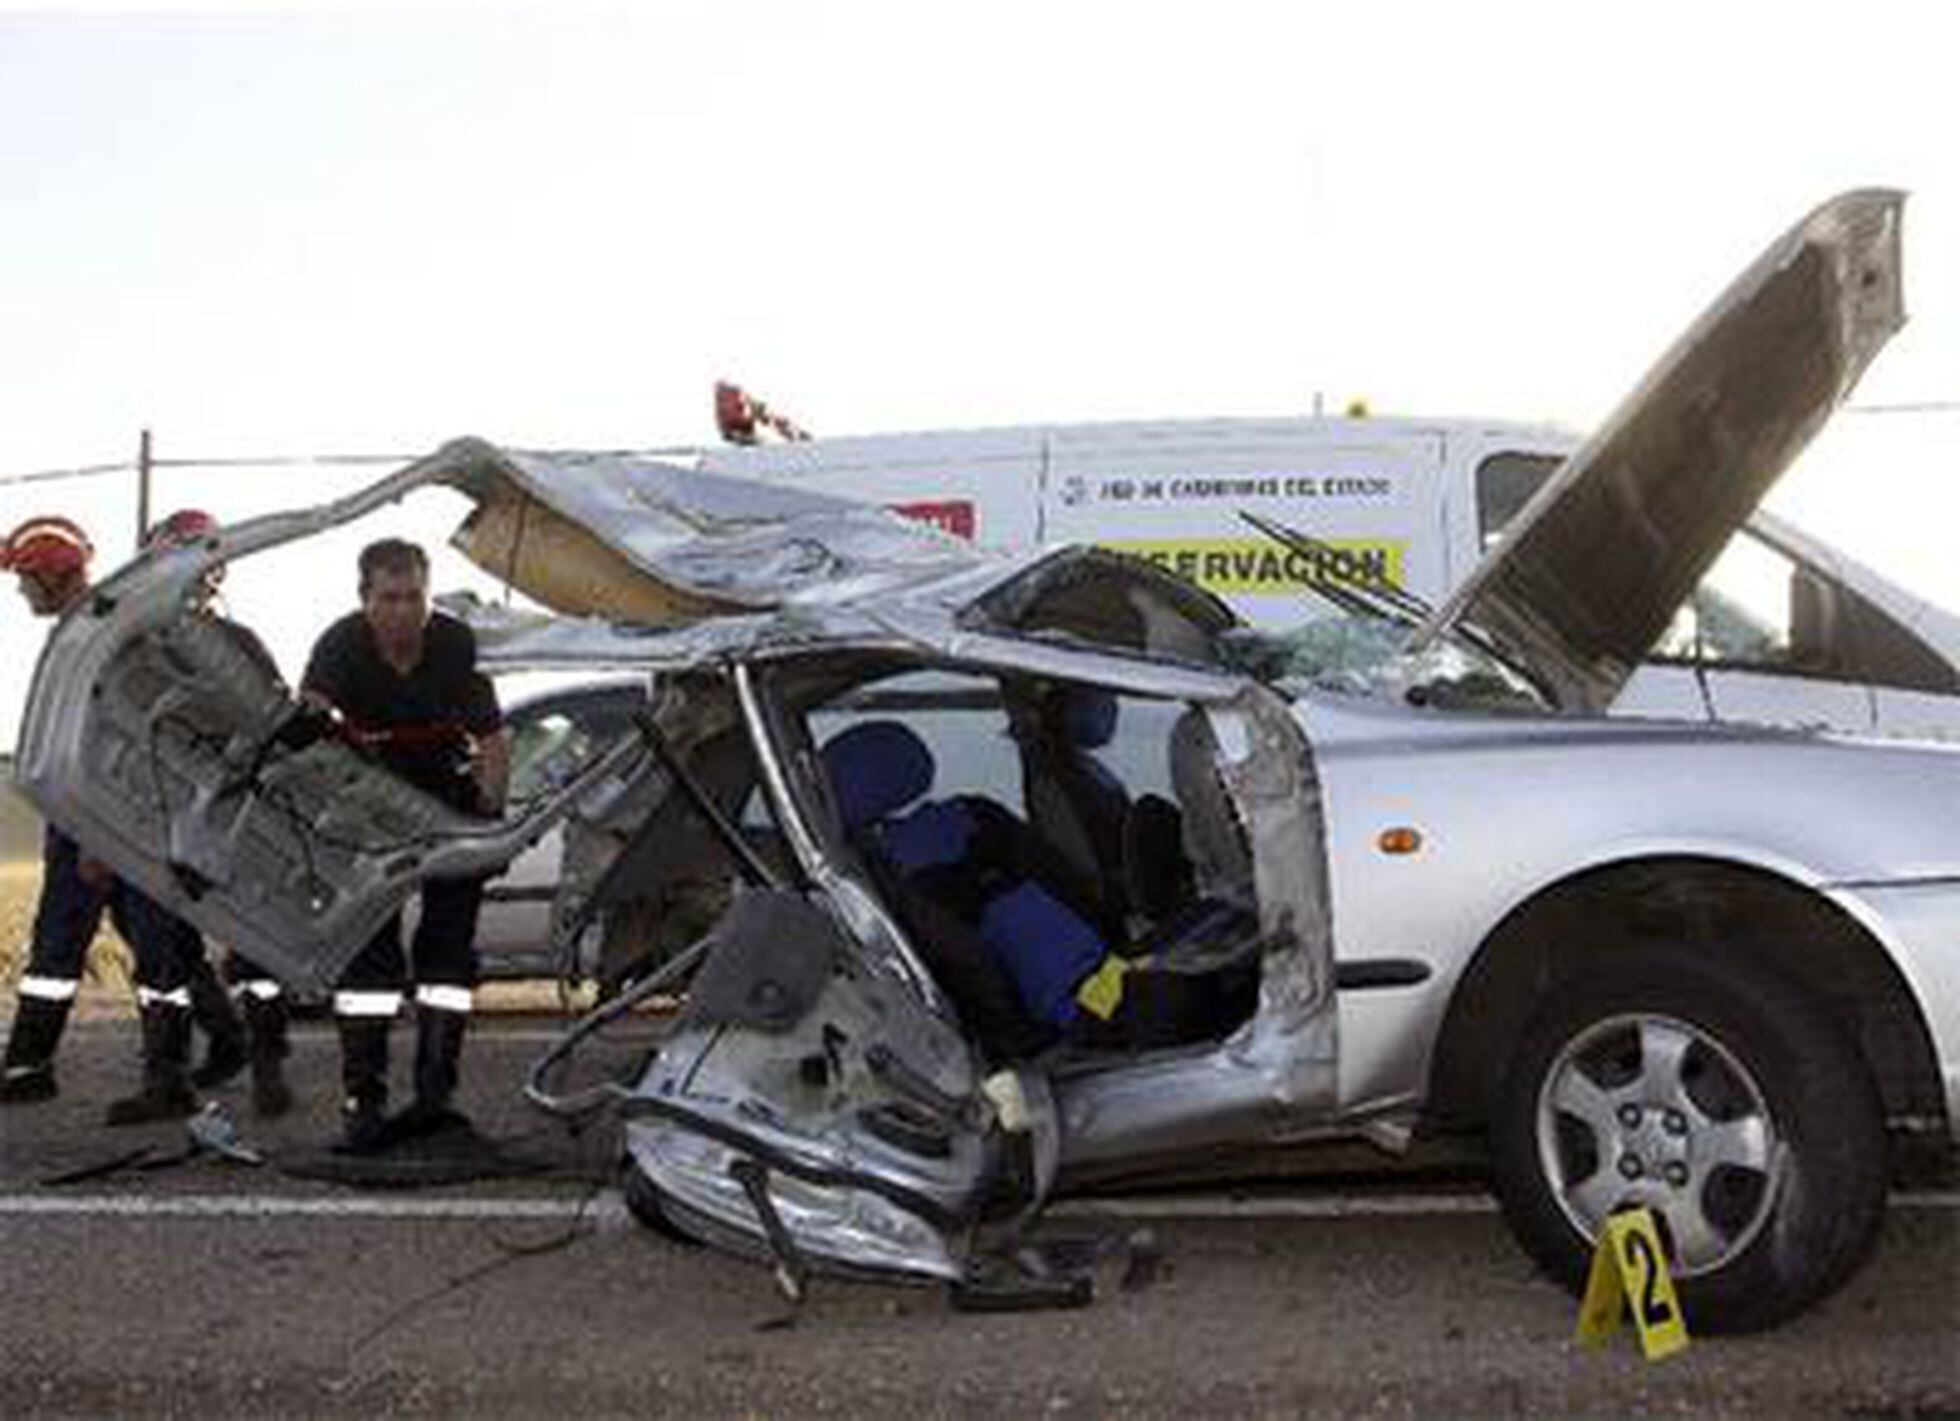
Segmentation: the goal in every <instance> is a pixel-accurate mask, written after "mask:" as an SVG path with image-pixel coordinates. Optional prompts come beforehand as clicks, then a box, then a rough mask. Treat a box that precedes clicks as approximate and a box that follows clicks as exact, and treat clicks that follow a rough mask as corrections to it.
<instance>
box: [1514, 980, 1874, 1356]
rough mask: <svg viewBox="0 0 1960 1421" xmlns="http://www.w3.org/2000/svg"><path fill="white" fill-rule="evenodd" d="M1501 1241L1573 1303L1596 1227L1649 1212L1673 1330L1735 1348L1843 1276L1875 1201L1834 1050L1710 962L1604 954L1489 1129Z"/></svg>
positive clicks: (1809, 1013) (1560, 1002)
mask: <svg viewBox="0 0 1960 1421" xmlns="http://www.w3.org/2000/svg"><path fill="white" fill-rule="evenodd" d="M1491 1163H1492V1172H1493V1176H1494V1184H1495V1187H1496V1191H1497V1195H1498V1198H1499V1201H1500V1202H1501V1204H1502V1206H1503V1209H1504V1214H1505V1217H1506V1219H1507V1220H1508V1222H1509V1223H1510V1225H1511V1228H1512V1231H1513V1232H1514V1233H1515V1234H1516V1235H1517V1237H1518V1239H1519V1241H1520V1242H1521V1243H1522V1244H1523V1245H1524V1247H1525V1249H1526V1250H1527V1251H1528V1252H1529V1253H1530V1254H1531V1255H1532V1256H1533V1257H1534V1258H1535V1259H1536V1260H1537V1262H1538V1263H1539V1264H1540V1266H1541V1267H1543V1268H1544V1269H1545V1270H1546V1271H1547V1272H1548V1273H1550V1274H1551V1275H1552V1276H1553V1277H1555V1278H1557V1279H1559V1280H1560V1281H1561V1282H1563V1283H1564V1284H1565V1285H1566V1286H1567V1287H1569V1288H1571V1289H1572V1290H1573V1291H1574V1292H1577V1291H1579V1290H1580V1289H1581V1288H1582V1287H1583V1286H1584V1284H1585V1280H1586V1275H1587V1271H1588V1268H1589V1266H1590V1263H1591V1256H1592V1250H1593V1245H1594V1243H1595V1241H1596V1240H1597V1239H1598V1237H1599V1236H1600V1234H1601V1233H1602V1232H1603V1231H1604V1227H1605V1222H1606V1219H1607V1217H1608V1216H1609V1215H1611V1214H1613V1213H1615V1212H1617V1211H1619V1210H1621V1209H1627V1208H1635V1207H1639V1206H1642V1205H1644V1206H1646V1207H1647V1208H1649V1209H1651V1210H1652V1211H1653V1213H1654V1216H1655V1220H1656V1223H1657V1226H1658V1228H1659V1231H1660V1234H1661V1237H1662V1241H1663V1242H1664V1244H1665V1245H1666V1247H1667V1253H1668V1261H1669V1266H1670V1268H1671V1270H1672V1272H1673V1274H1674V1278H1675V1282H1676V1286H1677V1288H1678V1290H1679V1292H1680V1295H1681V1300H1682V1307H1683V1309H1684V1310H1685V1311H1686V1313H1687V1316H1688V1322H1689V1326H1690V1327H1691V1328H1692V1329H1694V1330H1696V1331H1700V1332H1740V1331H1753V1330H1756V1329H1759V1328H1763V1327H1767V1326H1770V1325H1771V1324H1773V1323H1776V1322H1778V1321H1781V1320H1782V1319H1784V1318H1786V1317H1789V1316H1791V1315H1792V1314H1794V1313H1796V1312H1798V1311H1800V1310H1801V1309H1803V1308H1804V1307H1805V1306H1807V1305H1808V1304H1810V1303H1811V1302H1813V1301H1815V1300H1816V1299H1817V1298H1819V1297H1822V1296H1823V1295H1824V1294H1825V1293H1827V1292H1829V1291H1830V1290H1831V1289H1832V1288H1835V1287H1836V1286H1837V1285H1838V1284H1840V1283H1841V1282H1843V1281H1844V1279H1845V1278H1846V1277H1848V1276H1849V1275H1850V1273H1851V1272H1852V1270H1853V1269H1854V1268H1856V1267H1857V1265H1858V1264H1859V1262H1861V1261H1862V1260H1863V1258H1864V1256H1865V1254H1866V1253H1867V1251H1868V1250H1869V1249H1870V1247H1871V1244H1872V1241H1873V1239H1874V1237H1875V1235H1876V1232H1877V1227H1878V1221H1879V1216H1880V1213H1881V1210H1882V1207H1883V1204H1884V1197H1885V1178H1886V1175H1885V1132H1884V1121H1883V1111H1882V1108H1881V1106H1880V1103H1879V1099H1878V1095H1877V1091H1876V1090H1875V1089H1874V1087H1873V1085H1872V1082H1871V1077H1870V1074H1869V1072H1868V1071H1867V1070H1866V1069H1865V1065H1864V1062H1863V1061H1862V1060H1861V1059H1860V1057H1859V1056H1858V1054H1857V1052H1856V1051H1855V1050H1854V1049H1853V1048H1852V1046H1851V1044H1850V1043H1849V1041H1848V1040H1847V1039H1846V1038H1845V1035H1844V1033H1843V1032H1842V1031H1841V1030H1839V1028H1838V1027H1837V1025H1836V1024H1835V1023H1834V1022H1833V1021H1831V1020H1830V1019H1829V1018H1828V1017H1827V1016H1825V1015H1824V1014H1823V1012H1822V1011H1821V1010H1820V1009H1819V1008H1818V1007H1817V1006H1816V1004H1815V1003H1814V1002H1812V1001H1811V1000H1810V998H1809V997H1807V996H1806V995H1805V994H1803V993H1802V992H1801V991H1799V990H1798V989H1797V988H1796V987H1795V986H1794V985H1793V984H1791V983H1790V982H1788V981H1786V980H1784V979H1783V978H1781V977H1779V976H1777V975H1775V974H1773V973H1771V972H1768V971H1766V970H1763V969H1762V968H1759V967H1755V966H1752V965H1750V964H1747V963H1742V962H1737V961H1735V960H1733V959H1731V958H1725V957H1723V956H1722V955H1720V954H1719V953H1716V952H1708V951H1703V952H1698V953H1689V952H1686V951H1682V950H1665V949H1660V948H1655V947H1639V948H1632V949H1628V950H1625V951H1620V952H1615V953H1614V954H1613V955H1612V956H1611V957H1610V958H1605V959H1602V960H1601V961H1600V962H1599V963H1598V964H1597V965H1596V966H1589V967H1588V968H1586V969H1585V970H1583V971H1581V972H1578V973H1574V974H1572V975H1571V976H1569V977H1567V978H1566V979H1565V980H1563V981H1562V982H1560V983H1559V984H1558V985H1557V986H1556V987H1554V988H1553V990H1552V992H1551V994H1550V995H1549V997H1548V999H1547V1000H1546V1002H1545V1004H1544V1005H1543V1007H1542V1008H1541V1009H1540V1010H1539V1011H1538V1013H1537V1015H1536V1016H1534V1017H1533V1018H1532V1020H1531V1022H1530V1024H1529V1025H1528V1026H1527V1028H1526V1030H1525V1034H1524V1036H1523V1039H1522V1041H1521V1043H1520V1046H1519V1049H1518V1051H1517V1054H1516V1055H1515V1057H1514V1058H1513V1060H1512V1062H1511V1066H1510V1069H1509V1071H1508V1073H1507V1075H1506V1078H1505V1081H1504V1083H1503V1085H1502V1086H1501V1088H1500V1095H1499V1099H1498V1102H1497V1110H1496V1114H1495V1118H1494V1119H1493V1121H1492V1161H1491Z"/></svg>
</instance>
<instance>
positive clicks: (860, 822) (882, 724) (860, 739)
mask: <svg viewBox="0 0 1960 1421" xmlns="http://www.w3.org/2000/svg"><path fill="white" fill-rule="evenodd" d="M822 754H823V767H824V773H825V774H827V775H829V776H830V789H831V793H832V795H834V796H835V797H836V801H837V813H838V815H839V817H840V818H842V819H843V821H844V828H845V829H846V830H847V831H849V830H856V829H862V828H863V827H864V826H865V825H867V824H873V823H876V822H877V821H878V820H880V819H886V818H889V817H890V816H891V815H893V814H896V813H897V812H898V811H899V810H901V809H903V808H904V807H905V806H906V805H908V804H910V803H911V802H912V801H913V800H915V799H918V798H920V797H921V796H923V795H924V794H925V793H926V791H928V790H930V789H931V788H932V770H933V765H932V751H930V750H928V749H927V748H926V743H925V741H923V740H921V739H920V738H919V736H918V733H917V732H916V731H914V730H913V729H912V728H911V727H910V726H909V725H905V724H903V723H901V722H899V721H896V720H867V721H865V722H864V723H863V724H861V725H854V726H852V727H851V728H850V729H849V730H845V731H840V732H839V733H838V734H836V735H833V736H831V738H830V739H829V741H828V742H826V743H825V745H824V747H823V751H822Z"/></svg>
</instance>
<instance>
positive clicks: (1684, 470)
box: [1413, 189, 1905, 710]
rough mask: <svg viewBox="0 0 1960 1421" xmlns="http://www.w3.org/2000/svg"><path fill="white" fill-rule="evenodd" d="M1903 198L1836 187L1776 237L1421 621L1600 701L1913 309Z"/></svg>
mask: <svg viewBox="0 0 1960 1421" xmlns="http://www.w3.org/2000/svg"><path fill="white" fill-rule="evenodd" d="M1904 202H1905V196H1904V194H1902V193H1898V192H1891V191H1885V190H1879V189H1868V190H1861V191H1856V192H1850V193H1846V194H1844V195H1842V196H1840V197H1836V198H1833V199H1832V200H1831V201H1829V202H1826V203H1825V204H1823V205H1822V206H1821V207H1819V208H1817V209H1816V210H1815V211H1814V212H1812V213H1811V214H1810V215H1809V216H1807V217H1805V218H1804V219H1803V220H1802V221H1801V222H1799V223H1797V224H1796V226H1794V227H1792V228H1791V229H1790V230H1789V231H1788V232H1786V233H1785V234H1784V235H1783V236H1782V237H1780V238H1778V239H1777V240H1776V241H1775V242H1774V243H1772V244H1771V245H1770V247H1769V249H1768V250H1767V251H1765V252H1764V253H1763V254H1762V255H1761V256H1760V257H1759V258H1757V260H1756V261H1755V262H1754V263H1753V264H1752V265H1751V266H1750V267H1749V268H1748V269H1747V270H1746V271H1744V272H1743V273H1742V275H1741V276H1739V277H1737V278H1736V280H1735V281H1734V283H1733V284H1731V285H1730V287H1729V288H1728V290H1726V291H1725V292H1723V293H1722V295H1721V296H1720V297H1719V298H1718V299H1717V300H1716V301H1715V303H1714V304H1713V305H1712V306H1710V307H1709V308H1708V309H1707V310H1706V311H1705V312H1704V313H1703V314H1702V315H1701V317H1700V318H1699V319H1698V320H1697V321H1696V322H1695V323H1694V325H1693V326H1691V327H1690V328H1689V329H1688V331H1687V333H1686V334H1685V335H1683V336H1682V337H1681V338H1680V339H1679V340H1678V341H1676V342H1675V344H1674V345H1673V347H1672V348H1670V349H1669V350H1668V351H1667V353H1666V354H1665V355H1663V356H1662V357H1661V359H1660V361H1659V362H1658V363H1657V364H1656V365H1655V366H1654V368H1653V369H1652V370H1651V371H1649V372H1648V374H1647V376H1646V378H1645V379H1643V380H1642V381H1641V382H1640V384H1639V385H1638V386H1636V387H1635V389H1634V391H1633V393H1632V394H1631V395H1630V396H1628V398H1627V399H1626V400H1624V401H1623V402H1622V403H1621V405H1620V406H1619V408H1618V409H1617V410H1616V411H1615V412H1614V413H1613V414H1612V416H1611V417H1609V418H1608V419H1607V420H1606V422H1605V423H1604V424H1603V425H1602V426H1601V427H1600V428H1599V430H1598V432H1597V433H1595V434H1594V435H1593V437H1592V438H1591V439H1589V440H1587V441H1586V443H1585V444H1584V445H1582V446H1581V447H1580V448H1579V449H1578V450H1577V451H1576V452H1574V453H1573V455H1572V456H1571V458H1569V459H1568V460H1566V462H1565V465H1564V466H1563V467H1562V468H1561V469H1560V470H1559V472H1558V473H1557V474H1555V475H1554V476H1553V477H1552V478H1551V479H1550V480H1548V481H1547V483H1546V484H1545V486H1544V487H1543V488H1542V489H1540V490H1539V492H1538V495H1537V496H1536V497H1535V498H1534V499H1533V500H1532V501H1531V503H1530V504H1529V505H1527V506H1526V508H1525V510H1524V512H1523V513H1522V514H1520V515H1519V517H1518V519H1517V522H1516V523H1515V524H1514V525H1513V526H1512V528H1511V529H1510V530H1509V531H1508V532H1506V534H1505V535H1504V539H1503V541H1502V542H1501V543H1500V544H1499V545H1498V546H1497V547H1496V548H1495V549H1493V550H1492V552H1491V554H1490V555H1489V556H1488V557H1487V558H1485V559H1484V561H1483V562H1482V563H1481V564H1479V566H1478V567H1477V568H1476V570H1475V571H1474V572H1473V573H1472V574H1471V576H1470V577H1469V578H1468V579H1467V580H1466V581H1465V582H1464V583H1463V584H1462V585H1461V586H1460V587H1459V588H1458V589H1457V590H1456V592H1455V593H1454V594H1452V595H1451V596H1450V597H1449V598H1448V599H1447V600H1446V601H1444V602H1443V603H1442V605H1440V606H1439V607H1438V608H1436V610H1435V611H1434V613H1432V614H1431V616H1430V617H1429V618H1428V619H1427V620H1426V621H1425V622H1424V623H1423V626H1422V627H1421V628H1420V629H1419V630H1418V632H1417V634H1416V636H1415V638H1414V642H1413V644H1414V645H1415V646H1417V647H1420V646H1421V645H1422V644H1424V643H1425V642H1427V641H1430V640H1433V639H1434V638H1435V637H1437V636H1438V635H1440V634H1441V633H1442V632H1443V631H1444V630H1445V629H1448V628H1451V627H1458V626H1461V627H1466V628H1468V629H1470V630H1472V631H1473V632H1475V633H1477V634H1480V635H1481V636H1482V637H1483V638H1484V639H1485V640H1486V641H1488V642H1490V643H1492V644H1494V645H1495V646H1496V647H1497V648H1498V649H1499V650H1500V651H1502V652H1503V653H1504V654H1505V656H1506V657H1507V658H1508V659H1509V660H1511V661H1513V662H1514V663H1516V664H1518V665H1520V666H1522V667H1524V668H1525V669H1527V670H1529V671H1530V672H1532V673H1533V674H1534V676H1535V677H1536V678H1537V679H1538V680H1539V681H1540V682H1541V683H1542V684H1543V686H1544V687H1545V689H1546V690H1547V691H1549V692H1550V693H1551V694H1552V695H1553V697H1554V698H1555V699H1556V700H1557V701H1558V703H1559V704H1560V705H1561V706H1562V707H1564V708H1566V709H1578V710H1601V709H1604V708H1605V707H1606V706H1607V705H1608V704H1610V703H1611V702H1612V700H1613V699H1614V697H1615V696H1616V695H1617V694H1618V693H1619V690H1620V688H1621V686H1622V685H1623V684H1624V683H1625V681H1626V679H1627V677H1629V676H1630V675H1632V673H1633V670H1634V668H1635V667H1636V666H1638V665H1639V664H1640V661H1641V659H1642V658H1643V657H1645V656H1646V654H1647V653H1648V651H1649V650H1650V649H1651V648H1652V647H1653V645H1654V642H1655V641H1656V640H1657V639H1658V638H1659V636H1660V634H1661V632H1662V630H1663V629H1664V628H1665V627H1666V625H1667V622H1668V619H1669V618H1670V617H1671V616H1672V615H1673V614H1674V611H1675V609H1676V608H1677V607H1679V606H1680V605H1681V602H1682V600H1683V599H1684V598H1685V597H1687V595H1688V594H1689V592H1691V591H1692V590H1693V588H1694V587H1695V585H1696V583H1698V582H1699V581H1700V580H1701V577H1702V574H1703V573H1704V572H1706V571H1707V569H1708V567H1709V565H1710V564H1711V563H1712V562H1713V561H1714V559H1715V558H1716V556H1717V555H1718V554H1719V553H1720V552H1721V550H1722V548H1723V546H1724V545H1726V544H1727V542H1728V540H1729V538H1730V536H1731V535H1732V534H1733V533H1734V532H1735V530H1736V529H1737V528H1738V527H1739V526H1741V524H1742V523H1743V522H1744V521H1745V520H1746V519H1747V518H1748V517H1749V515H1750V513H1751V512H1752V511H1753V510H1754V509H1755V507H1756V505H1757V504H1758V503H1759V502H1760V501H1761V500H1762V498H1763V496H1764V494H1765V493H1766V492H1767V491H1768V490H1769V488H1770V486H1771V485H1772V484H1773V483H1775V481H1776V479H1777V478H1778V477H1779V476H1780V475H1781V474H1782V472H1783V470H1784V469H1785V468H1786V467H1787V466H1788V465H1789V464H1790V462H1791V461H1792V460H1793V459H1794V458H1795V457H1796V456H1797V454H1798V453H1799V452H1800V451H1801V450H1802V449H1803V447H1804V446H1805V445H1806V444H1807V443H1808V442H1809V441H1810V439H1811V437H1812V436H1813V435H1814V434H1815V433H1816V432H1817V430H1818V428H1819V427H1820V426H1821V425H1822V424H1823V423H1824V421H1825V420H1826V419H1827V418H1828V417H1829V416H1830V413H1831V411H1832V410H1833V409H1834V408H1835V407H1836V406H1837V405H1838V404H1839V402H1841V401H1842V400H1843V399H1844V398H1845V397H1846V396H1847V395H1849V394H1850V392H1851V389H1852V387H1853V386H1854V385H1856V384H1857V382H1858V378H1859V376H1860V375H1861V374H1863V372H1864V369H1865V367H1866V365H1867V364H1868V363H1870V361H1871V359H1872V357H1873V356H1874V355H1875V354H1877V352H1878V351H1879V349H1880V348H1881V347H1882V346H1883V345H1884V344H1885V342H1886V341H1887V340H1888V339H1889V338H1890V337H1891V335H1892V334H1893V332H1895V331H1896V330H1898V329H1899V327H1900V326H1901V325H1903V324H1904V321H1905V308H1904V300H1903V297H1902V294H1901V278H1900V251H1899V248H1900V242H1899V227H1900V217H1901V212H1902V208H1903V205H1904Z"/></svg>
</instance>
